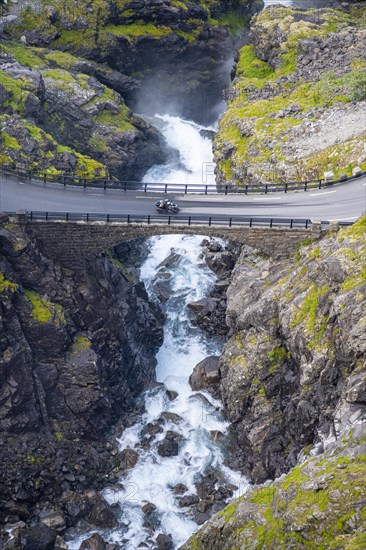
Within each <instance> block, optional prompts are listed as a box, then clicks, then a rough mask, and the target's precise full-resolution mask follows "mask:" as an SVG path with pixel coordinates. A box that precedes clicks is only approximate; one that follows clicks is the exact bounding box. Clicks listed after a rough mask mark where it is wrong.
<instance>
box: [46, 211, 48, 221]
mask: <svg viewBox="0 0 366 550" xmlns="http://www.w3.org/2000/svg"><path fill="white" fill-rule="evenodd" d="M46 222H48V212H46Z"/></svg>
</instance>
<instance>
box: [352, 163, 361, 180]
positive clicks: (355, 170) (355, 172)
mask: <svg viewBox="0 0 366 550" xmlns="http://www.w3.org/2000/svg"><path fill="white" fill-rule="evenodd" d="M361 174H362V170H361V168H360V167H359V166H355V167H354V168H353V170H352V176H356V177H357V176H360V175H361Z"/></svg>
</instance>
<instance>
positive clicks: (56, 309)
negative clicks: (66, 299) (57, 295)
mask: <svg viewBox="0 0 366 550" xmlns="http://www.w3.org/2000/svg"><path fill="white" fill-rule="evenodd" d="M24 294H25V295H26V297H27V298H28V300H29V301H30V304H31V306H32V313H33V317H34V318H35V319H36V320H37V321H38V322H39V323H48V322H51V321H52V322H53V323H54V324H56V325H58V324H60V323H62V324H64V323H65V315H64V312H63V309H62V306H60V305H59V304H55V303H53V302H49V301H48V300H47V299H46V298H44V297H43V296H41V295H40V294H37V292H35V291H34V290H24Z"/></svg>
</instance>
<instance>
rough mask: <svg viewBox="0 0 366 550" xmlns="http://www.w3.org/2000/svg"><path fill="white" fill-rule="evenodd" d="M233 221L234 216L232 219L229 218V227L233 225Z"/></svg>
mask: <svg viewBox="0 0 366 550" xmlns="http://www.w3.org/2000/svg"><path fill="white" fill-rule="evenodd" d="M232 223H233V219H232V218H230V220H229V227H231V226H232Z"/></svg>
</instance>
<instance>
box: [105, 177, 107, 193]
mask: <svg viewBox="0 0 366 550" xmlns="http://www.w3.org/2000/svg"><path fill="white" fill-rule="evenodd" d="M104 191H107V180H104Z"/></svg>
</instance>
